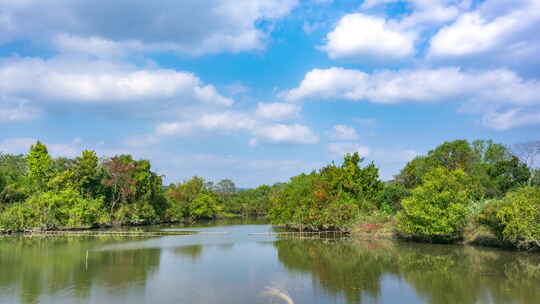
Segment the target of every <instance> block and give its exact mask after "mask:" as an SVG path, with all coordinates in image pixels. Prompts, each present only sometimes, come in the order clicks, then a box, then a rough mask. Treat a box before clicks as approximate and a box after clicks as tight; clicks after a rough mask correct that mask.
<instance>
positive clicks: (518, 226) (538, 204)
mask: <svg viewBox="0 0 540 304" xmlns="http://www.w3.org/2000/svg"><path fill="white" fill-rule="evenodd" d="M479 220H480V222H481V223H482V224H484V225H486V226H487V227H488V228H490V230H491V231H493V233H495V235H497V237H498V238H499V239H500V240H501V241H504V242H508V243H509V244H511V245H513V246H515V247H516V248H519V249H534V248H536V249H540V190H539V189H538V188H536V187H523V188H519V189H518V190H516V191H513V192H509V193H507V194H506V196H505V197H504V198H503V199H502V200H499V201H495V202H493V203H492V204H489V205H487V206H486V207H485V208H484V210H483V211H482V213H481V215H480V217H479Z"/></svg>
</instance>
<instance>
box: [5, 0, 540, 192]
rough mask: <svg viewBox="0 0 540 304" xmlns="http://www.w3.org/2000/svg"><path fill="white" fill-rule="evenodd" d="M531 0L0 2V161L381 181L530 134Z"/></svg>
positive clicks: (170, 173) (536, 109)
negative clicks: (370, 167) (342, 174)
mask: <svg viewBox="0 0 540 304" xmlns="http://www.w3.org/2000/svg"><path fill="white" fill-rule="evenodd" d="M538 29H540V0H516V1H511V2H510V1H506V0H505V1H503V0H485V1H474V0H439V1H434V0H404V1H397V0H365V1H362V0H333V1H332V0H304V1H300V0H206V1H199V0H192V1H191V0H186V1H173V0H167V1H159V2H150V1H133V0H118V1H110V2H105V1H103V2H95V1H89V0H48V1H42V0H3V1H1V2H0V130H1V131H2V132H1V133H0V151H2V152H6V153H24V152H25V151H26V150H27V149H28V147H29V146H30V145H31V144H32V143H33V142H34V141H35V140H37V139H39V140H42V141H43V142H45V143H46V144H47V145H48V146H49V150H50V151H51V153H52V154H53V155H55V156H69V157H73V156H76V155H78V154H79V153H80V151H81V150H83V149H93V150H96V151H97V152H98V153H99V154H100V155H101V156H104V157H107V156H112V155H115V154H120V153H130V154H133V155H135V156H136V157H138V158H145V159H150V160H151V161H152V163H153V165H154V167H155V169H156V170H157V171H158V172H160V173H161V174H164V175H165V176H166V177H167V181H168V182H175V181H180V180H183V179H186V178H189V177H190V176H193V175H199V176H202V177H205V178H208V179H210V180H219V179H222V178H231V179H233V180H234V181H236V183H237V184H238V185H239V186H242V187H251V186H256V185H258V184H261V183H274V182H277V181H286V180H287V179H288V178H289V177H290V176H293V175H296V174H298V173H300V172H306V171H310V170H312V169H315V168H318V167H321V166H323V165H324V164H327V163H329V162H331V161H333V160H335V161H339V160H340V159H341V157H342V155H343V154H344V153H347V152H355V151H357V152H359V153H360V154H361V155H363V156H365V158H366V159H367V160H368V161H374V162H375V163H376V164H377V166H379V168H380V170H381V175H382V177H383V178H384V179H389V178H391V177H392V176H393V175H394V174H396V173H397V172H398V171H399V169H400V168H401V167H402V166H403V165H404V164H405V163H406V162H407V161H408V160H410V159H412V158H413V157H415V156H416V155H419V154H422V153H425V152H426V151H428V150H429V149H431V148H433V147H435V146H436V145H438V144H440V143H442V142H443V141H449V140H454V139H461V138H465V139H470V140H473V139H493V140H495V141H496V142H501V143H504V144H508V145H511V144H514V143H518V142H523V141H528V140H537V139H538V133H539V132H538V131H539V130H540V128H539V127H540V94H539V93H540V82H539V77H540V69H539V68H540V55H539V54H540V36H539V35H538V33H537V31H538Z"/></svg>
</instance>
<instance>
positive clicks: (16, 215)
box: [2, 189, 103, 230]
mask: <svg viewBox="0 0 540 304" xmlns="http://www.w3.org/2000/svg"><path fill="white" fill-rule="evenodd" d="M102 204H103V201H102V200H99V199H86V198H84V197H82V196H81V195H80V194H79V193H77V192H76V191H74V190H72V189H67V190H63V191H60V192H52V191H48V192H42V193H38V194H36V195H34V196H31V197H30V198H29V199H28V200H26V201H25V202H24V203H17V204H14V205H13V206H11V207H9V208H7V209H6V211H5V212H4V214H3V215H2V226H4V227H5V228H8V229H13V230H21V229H24V228H31V227H40V228H45V229H51V228H58V227H64V226H70V227H78V226H93V225H95V224H96V223H98V222H99V219H100V217H101V213H100V209H101V206H102Z"/></svg>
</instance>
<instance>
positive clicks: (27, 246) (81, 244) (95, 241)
mask: <svg viewBox="0 0 540 304" xmlns="http://www.w3.org/2000/svg"><path fill="white" fill-rule="evenodd" d="M129 241H131V242H133V241H140V238H138V239H137V240H130V238H126V237H111V236H106V237H99V238H94V237H46V238H37V237H33V238H28V237H13V238H11V237H10V238H3V239H2V240H1V242H0V269H1V272H0V288H3V289H10V290H17V291H18V293H19V299H20V300H19V301H20V302H22V303H40V302H41V301H40V297H41V295H43V294H47V295H62V294H66V293H68V294H69V295H70V296H73V297H75V298H77V299H78V300H85V299H88V298H89V296H90V290H91V287H92V286H93V285H101V286H106V287H107V288H108V289H110V290H121V289H123V288H124V287H126V286H129V285H133V284H140V285H141V286H144V285H145V284H146V282H147V279H148V277H149V276H150V275H151V274H152V272H153V271H154V270H156V269H157V268H158V267H159V261H160V251H161V250H160V249H159V248H148V249H142V250H141V249H139V250H124V251H120V250H112V251H99V250H97V251H96V250H93V249H94V248H98V247H99V246H101V245H108V244H112V243H118V242H129ZM87 252H88V255H87ZM0 294H1V293H0ZM0 300H1V298H0ZM19 301H17V302H19Z"/></svg>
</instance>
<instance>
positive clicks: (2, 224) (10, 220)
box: [0, 203, 36, 231]
mask: <svg viewBox="0 0 540 304" xmlns="http://www.w3.org/2000/svg"><path fill="white" fill-rule="evenodd" d="M35 217H36V212H35V210H33V209H32V208H29V207H28V206H27V205H25V204H22V203H17V204H13V205H11V206H9V207H7V208H6V209H5V210H4V211H3V212H2V213H1V214H0V230H2V229H5V230H13V231H22V230H24V229H25V228H28V227H34V226H35V224H34V220H35Z"/></svg>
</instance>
